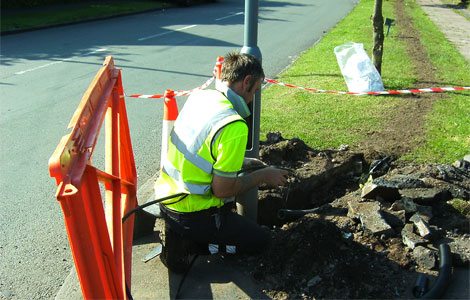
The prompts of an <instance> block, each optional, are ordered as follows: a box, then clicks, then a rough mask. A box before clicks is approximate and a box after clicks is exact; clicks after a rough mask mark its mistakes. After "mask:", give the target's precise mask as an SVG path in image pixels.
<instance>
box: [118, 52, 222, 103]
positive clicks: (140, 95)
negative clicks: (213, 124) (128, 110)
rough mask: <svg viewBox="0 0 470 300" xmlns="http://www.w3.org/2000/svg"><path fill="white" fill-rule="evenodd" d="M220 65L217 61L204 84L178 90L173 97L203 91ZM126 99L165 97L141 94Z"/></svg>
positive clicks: (220, 62)
mask: <svg viewBox="0 0 470 300" xmlns="http://www.w3.org/2000/svg"><path fill="white" fill-rule="evenodd" d="M220 64H222V61H218V62H217V63H216V64H215V66H214V70H213V71H212V77H211V78H209V79H208V80H207V81H206V82H205V83H204V84H202V85H201V86H199V87H197V88H194V89H190V90H188V91H183V90H180V91H176V92H175V94H174V96H175V97H177V96H187V95H189V94H191V93H193V92H195V91H199V90H203V89H205V88H206V87H208V86H209V85H210V84H211V83H212V81H214V79H215V76H216V72H217V67H218V66H219V65H220ZM126 96H127V97H132V98H144V99H155V98H164V97H165V96H164V95H142V94H138V95H126Z"/></svg>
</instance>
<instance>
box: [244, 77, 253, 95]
mask: <svg viewBox="0 0 470 300" xmlns="http://www.w3.org/2000/svg"><path fill="white" fill-rule="evenodd" d="M252 77H253V75H246V76H245V78H244V79H243V90H244V91H248V92H249V91H250V90H251V88H252V82H251V78H252Z"/></svg>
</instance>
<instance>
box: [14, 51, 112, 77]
mask: <svg viewBox="0 0 470 300" xmlns="http://www.w3.org/2000/svg"><path fill="white" fill-rule="evenodd" d="M106 50H107V49H104V48H101V49H97V50H93V51H90V52H87V53H85V54H83V55H79V56H86V55H90V54H93V53H96V52H102V51H106ZM75 57H77V56H74V57H69V58H64V59H61V60H58V61H54V62H51V63H48V64H45V65H41V66H38V67H34V68H31V69H27V70H23V71H19V72H16V73H15V75H22V74H24V73H28V72H33V71H36V70H39V69H42V68H46V67H50V66H52V65H56V64H60V63H63V62H66V61H69V60H72V59H73V58H75Z"/></svg>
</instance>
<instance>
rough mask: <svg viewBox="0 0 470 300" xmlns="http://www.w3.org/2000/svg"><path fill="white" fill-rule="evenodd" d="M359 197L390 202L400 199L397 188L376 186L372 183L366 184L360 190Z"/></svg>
mask: <svg viewBox="0 0 470 300" xmlns="http://www.w3.org/2000/svg"><path fill="white" fill-rule="evenodd" d="M361 197H362V198H365V199H373V200H375V199H376V198H377V197H381V198H383V199H384V200H385V201H390V202H391V201H395V200H397V199H400V193H398V189H397V188H394V187H388V186H385V185H378V184H375V183H374V182H367V183H366V184H365V185H364V187H363V188H362V194H361Z"/></svg>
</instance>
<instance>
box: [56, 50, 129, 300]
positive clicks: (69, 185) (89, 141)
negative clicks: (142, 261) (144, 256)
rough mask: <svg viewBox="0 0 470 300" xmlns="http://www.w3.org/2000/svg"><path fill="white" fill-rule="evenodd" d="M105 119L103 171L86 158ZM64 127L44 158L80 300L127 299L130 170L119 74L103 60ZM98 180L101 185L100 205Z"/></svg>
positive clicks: (111, 59)
mask: <svg viewBox="0 0 470 300" xmlns="http://www.w3.org/2000/svg"><path fill="white" fill-rule="evenodd" d="M105 119H106V122H105V124H106V126H105V127H106V131H105V134H106V137H105V138H106V143H105V170H104V171H103V170H99V169H98V168H95V167H94V166H93V164H92V162H91V156H92V155H93V151H94V150H95V145H96V141H97V139H98V135H99V132H100V129H101V126H102V124H103V121H104V120H105ZM69 128H71V129H72V130H71V133H70V134H67V135H65V136H64V137H62V139H61V141H60V143H59V145H58V146H57V148H56V150H55V151H54V153H53V155H52V156H51V158H50V159H49V172H50V175H51V177H55V179H56V182H57V186H58V188H57V194H56V197H57V200H58V201H59V202H60V204H61V207H62V211H63V213H64V221H65V226H66V229H67V234H68V237H69V242H70V245H71V249H72V254H73V257H74V262H75V267H76V269H77V274H78V277H79V280H80V284H81V288H82V293H83V296H84V298H85V299H126V298H127V295H126V284H127V286H128V287H129V289H130V284H131V264H132V235H133V227H134V219H133V217H130V218H128V219H127V220H126V222H125V224H122V221H121V220H122V217H123V216H124V215H125V214H126V213H127V212H129V211H131V210H132V209H134V208H135V207H136V206H137V196H136V192H137V173H136V169H135V162H134V155H133V150H132V144H131V138H130V133H129V125H128V120H127V113H126V107H125V103H124V91H123V88H122V79H121V73H120V70H118V69H116V68H115V66H114V61H113V58H112V57H107V58H106V60H105V62H104V64H103V67H102V68H101V69H100V70H99V72H98V74H97V75H96V76H95V78H94V79H93V82H92V83H91V85H90V86H89V88H88V90H87V91H86V93H85V95H84V96H83V98H82V100H81V102H80V104H79V106H78V108H77V110H76V111H75V113H74V115H73V117H72V120H71V121H70V124H69ZM99 182H102V183H104V187H105V196H106V197H105V205H106V211H105V208H104V207H103V199H102V198H101V193H100V187H99Z"/></svg>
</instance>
